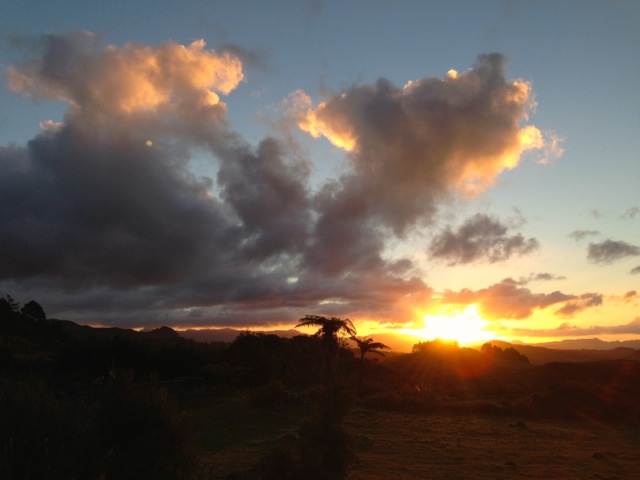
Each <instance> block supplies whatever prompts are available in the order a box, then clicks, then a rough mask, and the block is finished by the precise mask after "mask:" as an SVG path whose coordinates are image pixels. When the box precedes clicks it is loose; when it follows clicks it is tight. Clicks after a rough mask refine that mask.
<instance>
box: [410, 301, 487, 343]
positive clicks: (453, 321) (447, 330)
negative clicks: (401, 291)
mask: <svg viewBox="0 0 640 480" xmlns="http://www.w3.org/2000/svg"><path fill="white" fill-rule="evenodd" d="M423 322H424V327H422V328H417V329H407V330H406V331H405V333H410V334H411V335H414V336H416V337H418V338H422V339H425V340H435V339H441V340H449V341H456V342H458V344H459V345H468V344H471V343H478V342H482V341H484V340H488V339H490V338H491V337H492V336H493V335H492V333H491V332H490V331H488V330H487V329H486V328H487V326H488V325H489V322H487V321H486V320H484V319H483V318H482V317H481V316H480V313H479V312H478V306H477V305H475V304H474V305H469V306H468V307H466V308H465V309H464V310H451V309H448V308H445V309H443V310H441V311H440V312H438V313H436V314H427V315H425V316H424V317H423Z"/></svg>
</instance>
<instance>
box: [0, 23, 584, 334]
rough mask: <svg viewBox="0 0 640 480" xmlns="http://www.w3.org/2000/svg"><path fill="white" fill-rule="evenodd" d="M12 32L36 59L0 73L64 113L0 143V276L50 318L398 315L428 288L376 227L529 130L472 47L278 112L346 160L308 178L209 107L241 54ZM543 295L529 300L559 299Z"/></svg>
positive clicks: (499, 160) (520, 103) (477, 176)
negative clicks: (434, 69) (28, 39)
mask: <svg viewBox="0 0 640 480" xmlns="http://www.w3.org/2000/svg"><path fill="white" fill-rule="evenodd" d="M32 45H37V46H38V48H39V49H40V50H39V52H40V53H39V55H37V56H36V57H35V58H33V59H31V60H28V61H26V62H24V63H22V64H19V65H15V66H12V67H10V68H9V69H8V70H7V73H8V82H9V85H10V87H11V88H12V89H13V90H14V91H15V92H17V93H20V94H23V95H27V96H30V97H33V98H35V99H38V100H46V99H56V100H62V101H65V102H67V104H68V109H67V112H66V114H65V117H64V119H63V121H61V122H53V121H44V122H43V123H42V124H41V127H42V131H41V132H40V133H39V134H38V135H37V136H36V137H35V138H33V139H32V140H31V141H30V142H28V144H27V145H24V146H3V147H0V222H2V225H3V228H2V230H0V245H2V248H1V249H0V263H1V264H2V269H0V290H2V291H5V292H11V293H12V294H13V295H14V296H15V297H16V298H21V297H22V296H24V297H27V298H36V299H37V300H38V301H39V302H41V304H42V305H43V306H45V308H46V309H47V310H48V313H49V312H53V313H55V314H57V315H59V316H62V317H65V316H66V317H68V318H73V319H78V320H83V321H92V322H102V323H115V322H121V324H123V325H127V326H134V325H141V324H154V323H155V324H162V323H169V324H173V325H176V324H180V323H181V324H183V325H184V326H190V325H207V324H225V325H256V324H260V323H269V322H274V323H277V322H284V321H291V320H294V319H296V318H299V317H300V316H302V315H303V314H305V313H308V312H309V310H313V311H320V312H322V313H327V314H335V315H344V314H348V315H350V316H352V317H354V316H355V317H357V316H364V317H367V318H375V319H379V320H384V321H398V318H399V317H400V318H402V315H407V316H408V315H410V314H411V311H412V310H411V309H412V307H413V306H414V304H415V302H420V304H427V303H428V302H430V301H433V300H432V299H431V296H432V293H433V291H432V289H431V288H430V287H429V286H428V285H427V284H426V283H425V282H424V281H423V280H422V278H421V276H420V275H419V272H417V271H416V267H415V265H413V263H412V262H411V261H410V260H409V259H407V258H396V259H388V258H386V257H385V256H384V255H383V252H384V251H385V248H386V246H387V243H388V238H389V234H390V233H395V234H396V235H398V236H402V235H405V234H407V233H408V230H409V229H411V228H414V227H416V226H418V225H422V224H424V222H428V221H429V219H430V216H431V215H432V214H433V213H434V212H435V211H436V210H437V208H438V207H439V206H440V204H441V203H442V202H443V201H447V200H448V199H449V198H450V196H451V195H454V194H456V193H460V192H463V193H477V192H478V191H480V190H482V189H485V188H488V187H489V186H490V185H491V184H492V183H493V181H494V180H495V177H496V176H497V175H498V174H499V173H500V172H501V171H503V170H504V169H506V168H513V167H515V166H516V165H517V164H518V162H519V159H520V155H521V153H522V152H524V151H525V150H527V149H531V148H534V149H539V148H542V146H543V144H544V138H543V136H542V134H540V132H539V131H538V129H537V128H536V127H534V126H532V125H528V126H523V125H522V124H523V122H525V121H526V120H527V114H528V112H529V110H530V109H531V108H532V106H533V100H532V98H533V97H532V93H531V88H530V86H529V85H528V84H527V83H526V82H523V81H519V80H517V81H508V80H506V79H505V75H504V59H503V58H502V57H501V56H500V55H496V54H492V55H485V56H481V57H480V58H479V59H478V62H477V63H476V65H475V66H474V67H473V68H471V69H470V70H469V71H468V72H465V73H461V74H458V75H453V74H449V75H448V76H447V77H446V78H444V79H436V78H425V79H422V80H417V81H415V82H411V83H410V84H408V85H406V86H405V87H403V88H397V87H395V86H393V85H391V84H390V83H389V82H387V81H385V80H380V81H379V82H378V83H376V84H375V85H364V86H357V87H353V88H351V89H348V90H347V91H345V92H342V93H340V94H337V95H335V96H333V97H331V98H330V99H328V100H327V101H326V102H325V103H324V104H322V105H320V106H317V107H313V105H311V104H308V105H307V106H306V107H305V108H306V109H303V110H299V109H298V110H297V111H298V112H300V111H302V112H303V114H300V113H298V120H299V122H300V124H301V125H302V126H303V127H304V128H305V129H307V131H309V132H310V133H314V132H315V134H318V135H325V136H329V137H331V139H332V141H337V140H336V138H338V137H340V138H343V139H344V142H346V143H344V144H343V147H344V148H346V149H349V150H350V152H349V153H348V158H349V161H350V162H351V165H352V167H353V168H352V170H351V171H350V172H348V173H346V174H344V175H343V176H341V177H340V178H337V179H334V180H330V181H327V182H326V183H325V184H323V185H320V186H318V187H317V188H316V187H315V186H314V187H313V188H312V187H311V185H310V179H309V175H310V171H311V168H310V164H309V162H308V161H307V160H305V159H304V158H301V157H300V155H299V152H296V151H293V150H292V149H291V148H290V146H289V145H288V144H286V143H285V142H281V141H279V140H277V139H274V138H265V139H264V140H263V141H261V142H260V143H259V144H258V145H257V146H251V145H249V144H247V142H246V141H245V140H244V139H243V138H242V137H241V135H239V134H238V133H237V132H235V131H234V130H233V129H232V128H231V126H230V124H229V122H228V120H227V108H228V106H227V105H226V103H225V102H224V101H223V98H224V96H225V95H228V94H229V93H230V92H232V91H233V90H234V89H235V88H237V87H238V85H239V84H240V82H242V81H245V77H244V72H243V62H246V61H249V62H251V61H255V62H258V66H259V58H258V57H252V56H251V55H250V52H246V51H243V50H241V49H238V48H232V47H230V46H226V47H225V48H223V49H221V50H219V51H215V50H212V49H208V48H207V47H206V45H205V43H204V42H203V41H196V42H193V43H191V44H190V45H180V44H177V43H174V42H167V43H165V44H163V45H160V46H157V47H156V46H147V45H141V44H134V43H131V44H126V45H124V46H121V47H119V46H114V45H107V46H104V45H103V44H102V43H101V41H100V39H99V38H98V37H97V36H96V35H94V34H92V33H89V32H76V33H73V34H69V35H47V36H43V37H41V38H40V39H38V41H36V42H33V44H32ZM305 98H306V97H305V96H304V95H301V96H300V98H299V99H298V100H300V101H302V102H304V101H305ZM297 105H298V106H299V105H300V102H298V103H297ZM305 122H307V123H305ZM314 122H315V123H314ZM305 125H306V126H305ZM312 125H315V127H313V128H316V130H312ZM331 129H333V130H331ZM349 142H351V143H349ZM196 150H197V151H198V152H199V153H201V152H202V151H203V150H208V151H209V152H210V153H211V162H212V163H211V167H212V168H214V169H216V172H217V173H216V175H215V177H211V178H210V177H207V176H204V175H202V174H198V173H197V172H196V170H195V169H194V168H193V165H192V162H191V159H192V155H193V152H194V151H196ZM480 223H481V222H480ZM488 226H489V227H491V221H488ZM496 226H497V228H498V229H500V228H501V225H500V224H499V222H496V224H494V225H493V227H494V228H495V227H496ZM489 230H491V228H489ZM496 235H497V236H496ZM478 241H479V242H480V243H481V244H482V245H483V246H480V247H479V249H480V250H479V252H480V253H477V254H476V255H480V257H482V256H484V257H486V258H499V257H501V258H507V257H508V256H510V255H513V254H516V253H517V254H520V253H524V251H526V250H527V249H533V248H534V246H535V245H534V242H535V240H534V239H529V240H524V239H519V237H518V236H517V235H512V236H508V235H506V233H504V232H503V233H499V232H498V233H497V234H495V233H494V239H493V241H494V243H493V244H492V245H491V246H490V247H487V245H486V242H487V234H485V235H484V236H482V235H481V236H480V238H479V240H478ZM536 245H537V243H536ZM510 287H512V288H515V290H516V293H517V291H518V290H519V289H518V288H517V287H516V286H515V285H511V286H510ZM510 287H509V286H507V285H506V284H505V288H510ZM558 295H559V296H560V297H562V298H556V297H558ZM525 296H526V295H525ZM556 297H554V296H553V294H551V295H550V296H549V298H548V299H547V300H546V302H551V303H557V302H560V301H563V299H564V297H566V296H563V295H562V294H556ZM554 298H555V300H554ZM572 298H573V297H572ZM540 302H542V303H544V301H542V300H539V303H540ZM488 308H490V307H488ZM493 308H494V309H497V308H498V307H497V305H496V306H494V307H493ZM532 308H533V307H532Z"/></svg>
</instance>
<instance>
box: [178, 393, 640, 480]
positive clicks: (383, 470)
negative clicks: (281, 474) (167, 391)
mask: <svg viewBox="0 0 640 480" xmlns="http://www.w3.org/2000/svg"><path fill="white" fill-rule="evenodd" d="M304 417H305V411H304V409H302V408H299V407H281V408H272V409H264V408H260V407H257V406H255V405H253V404H252V403H251V402H250V401H249V399H248V398H243V397H226V398H217V399H215V398H214V399H212V400H211V401H208V402H205V403H203V404H201V405H200V406H198V407H194V408H192V409H190V410H189V411H188V412H187V420H188V422H189V424H190V425H191V426H192V429H193V430H192V431H193V434H194V440H195V441H196V443H197V445H198V449H199V454H200V455H201V459H202V465H201V467H200V470H199V475H198V477H199V478H201V479H206V480H218V479H226V478H234V477H233V474H237V473H238V472H241V471H243V470H246V469H248V468H250V467H252V466H254V465H256V464H257V463H258V462H259V461H260V459H261V458H263V457H264V456H265V455H267V454H268V453H269V452H270V451H272V450H273V449H274V448H275V447H276V446H278V445H289V446H295V445H296V434H297V430H298V428H299V426H300V423H301V422H302V420H303V419H304ZM345 423H346V427H347V428H348V430H349V431H350V433H351V434H352V437H353V440H354V446H355V451H356V454H357V457H358V460H357V462H356V463H355V464H354V465H353V468H352V470H351V473H350V476H349V478H350V479H352V480H377V479H394V480H398V479H415V478H425V479H461V478H465V479H493V480H497V479H502V478H504V479H512V478H530V479H610V480H613V479H637V478H639V476H640V471H639V470H640V461H639V460H638V459H640V432H639V431H638V430H637V429H635V430H634V429H625V428H623V427H612V426H607V425H603V424H597V423H589V422H581V423H576V422H554V423H549V422H541V421H530V420H526V421H522V420H519V419H517V418H516V419H510V418H504V417H491V416H464V415H460V416H458V415H425V414H404V413H397V412H384V411H378V410H370V409H360V408H355V409H354V410H353V411H352V412H351V414H350V415H349V416H348V418H347V420H346V422H345Z"/></svg>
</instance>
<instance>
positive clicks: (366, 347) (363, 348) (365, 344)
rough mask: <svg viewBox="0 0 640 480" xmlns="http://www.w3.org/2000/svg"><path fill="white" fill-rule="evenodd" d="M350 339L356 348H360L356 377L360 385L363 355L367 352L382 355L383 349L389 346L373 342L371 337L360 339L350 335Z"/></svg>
mask: <svg viewBox="0 0 640 480" xmlns="http://www.w3.org/2000/svg"><path fill="white" fill-rule="evenodd" d="M351 340H353V341H354V342H356V345H358V349H359V350H360V373H359V377H358V385H362V376H363V372H364V357H365V355H366V354H367V353H374V354H376V355H382V356H383V357H384V353H383V352H381V350H383V349H385V348H386V349H388V348H390V347H389V346H387V345H385V344H384V343H380V342H374V341H373V338H367V339H362V338H358V337H356V336H355V335H354V336H352V337H351Z"/></svg>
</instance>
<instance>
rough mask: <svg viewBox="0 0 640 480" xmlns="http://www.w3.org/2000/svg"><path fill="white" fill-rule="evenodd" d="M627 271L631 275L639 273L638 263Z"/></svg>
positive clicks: (639, 266)
mask: <svg viewBox="0 0 640 480" xmlns="http://www.w3.org/2000/svg"><path fill="white" fill-rule="evenodd" d="M629 273H630V274H631V275H638V274H640V265H638V266H637V267H633V268H632V269H631V271H630V272H629Z"/></svg>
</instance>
